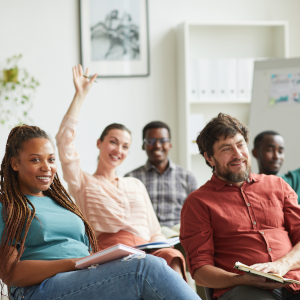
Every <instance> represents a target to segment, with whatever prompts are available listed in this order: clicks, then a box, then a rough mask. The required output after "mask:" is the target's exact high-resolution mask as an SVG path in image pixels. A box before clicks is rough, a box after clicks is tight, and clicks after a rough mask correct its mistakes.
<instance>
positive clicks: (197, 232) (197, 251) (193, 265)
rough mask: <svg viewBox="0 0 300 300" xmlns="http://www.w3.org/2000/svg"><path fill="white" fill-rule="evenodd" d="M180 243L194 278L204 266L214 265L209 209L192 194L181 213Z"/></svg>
mask: <svg viewBox="0 0 300 300" xmlns="http://www.w3.org/2000/svg"><path fill="white" fill-rule="evenodd" d="M180 242H181V244H182V246H183V247H184V249H185V252H186V259H187V263H188V267H189V270H190V273H191V275H192V277H193V276H194V272H195V271H196V270H197V269H199V268H200V267H202V266H204V265H212V266H213V265H214V243H213V230H212V227H211V224H210V213H209V208H208V207H207V206H206V205H205V204H204V203H201V201H199V199H198V197H197V196H196V195H195V193H194V192H193V193H191V194H190V195H189V196H188V198H187V200H186V201H185V203H184V205H183V207H182V211H181V227H180Z"/></svg>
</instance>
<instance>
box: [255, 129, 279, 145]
mask: <svg viewBox="0 0 300 300" xmlns="http://www.w3.org/2000/svg"><path fill="white" fill-rule="evenodd" d="M265 135H280V134H279V133H278V132H276V131H273V130H267V131H263V132H261V133H260V134H258V135H257V136H256V137H255V139H254V149H258V148H259V146H260V143H261V142H262V140H263V138H264V136H265Z"/></svg>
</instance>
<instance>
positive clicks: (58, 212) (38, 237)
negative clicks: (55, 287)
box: [0, 195, 90, 261]
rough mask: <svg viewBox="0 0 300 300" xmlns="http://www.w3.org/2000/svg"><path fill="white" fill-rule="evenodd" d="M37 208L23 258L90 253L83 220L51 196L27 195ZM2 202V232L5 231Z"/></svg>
mask: <svg viewBox="0 0 300 300" xmlns="http://www.w3.org/2000/svg"><path fill="white" fill-rule="evenodd" d="M26 197H27V198H28V199H29V200H30V201H31V203H32V204H33V205H34V207H35V210H36V218H34V219H33V220H32V223H31V225H30V227H29V230H28V233H27V237H26V240H25V250H24V252H23V254H22V256H21V261H22V260H57V259H64V258H80V257H85V256H88V255H89V254H90V253H89V247H88V245H89V242H88V238H87V235H86V234H85V227H84V223H83V221H82V220H81V219H80V218H79V217H78V216H77V215H75V214H74V213H72V212H70V211H69V210H67V209H65V208H63V207H62V206H60V205H58V204H57V203H56V202H55V201H54V200H52V199H51V198H49V197H35V196H29V195H26ZM2 210H3V205H2V203H1V202H0V212H1V213H0V236H1V237H2V235H3V231H4V226H5V223H4V220H3V213H2Z"/></svg>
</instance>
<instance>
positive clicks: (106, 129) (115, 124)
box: [99, 123, 131, 142]
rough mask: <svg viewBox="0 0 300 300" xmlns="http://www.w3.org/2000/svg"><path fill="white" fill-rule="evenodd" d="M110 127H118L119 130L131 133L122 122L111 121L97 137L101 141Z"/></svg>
mask: <svg viewBox="0 0 300 300" xmlns="http://www.w3.org/2000/svg"><path fill="white" fill-rule="evenodd" d="M112 129H119V130H123V131H127V132H128V133H129V134H130V135H131V131H130V130H129V129H128V128H127V127H125V126H124V125H122V124H117V123H113V124H110V125H108V126H106V127H105V128H104V130H103V131H102V133H101V135H100V138H99V139H100V141H101V142H103V140H104V138H105V136H106V135H108V133H109V131H110V130H112Z"/></svg>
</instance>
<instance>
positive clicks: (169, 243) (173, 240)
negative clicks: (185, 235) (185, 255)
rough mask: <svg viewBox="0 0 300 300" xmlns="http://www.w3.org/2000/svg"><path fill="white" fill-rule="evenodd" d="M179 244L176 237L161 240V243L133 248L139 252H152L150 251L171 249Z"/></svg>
mask: <svg viewBox="0 0 300 300" xmlns="http://www.w3.org/2000/svg"><path fill="white" fill-rule="evenodd" d="M179 243H180V241H179V237H178V236H176V237H173V238H170V239H166V240H163V241H159V242H153V243H147V244H142V245H137V246H134V247H135V248H137V249H140V250H152V249H160V248H170V247H172V246H174V245H177V244H179Z"/></svg>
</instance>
